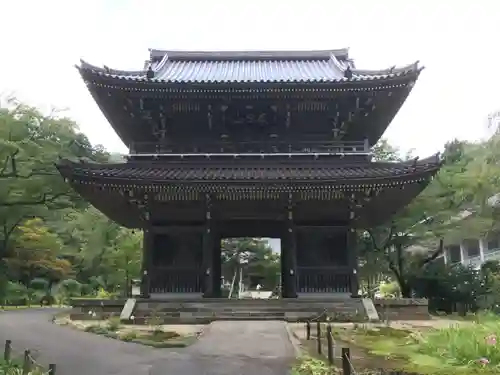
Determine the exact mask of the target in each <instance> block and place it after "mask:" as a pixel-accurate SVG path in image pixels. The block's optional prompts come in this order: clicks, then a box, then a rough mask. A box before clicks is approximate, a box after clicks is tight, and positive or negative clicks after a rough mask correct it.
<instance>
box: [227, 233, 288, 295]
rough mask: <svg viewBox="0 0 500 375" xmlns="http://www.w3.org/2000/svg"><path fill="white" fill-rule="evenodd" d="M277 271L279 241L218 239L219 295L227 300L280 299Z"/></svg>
mask: <svg viewBox="0 0 500 375" xmlns="http://www.w3.org/2000/svg"><path fill="white" fill-rule="evenodd" d="M281 268H282V266H281V240H280V239H279V238H255V237H230V238H223V239H222V240H221V274H222V278H221V289H222V293H221V294H222V295H223V296H225V297H227V298H239V299H242V298H248V299H266V298H270V297H271V296H274V297H280V296H281Z"/></svg>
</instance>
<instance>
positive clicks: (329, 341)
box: [326, 324, 334, 366]
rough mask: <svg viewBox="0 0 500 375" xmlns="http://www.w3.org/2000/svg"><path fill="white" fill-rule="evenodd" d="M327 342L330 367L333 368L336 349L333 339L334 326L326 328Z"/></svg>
mask: <svg viewBox="0 0 500 375" xmlns="http://www.w3.org/2000/svg"><path fill="white" fill-rule="evenodd" d="M326 342H327V345H328V347H327V349H328V364H329V365H330V366H333V360H334V358H333V355H334V353H333V351H334V347H333V337H332V325H331V324H328V325H327V326H326Z"/></svg>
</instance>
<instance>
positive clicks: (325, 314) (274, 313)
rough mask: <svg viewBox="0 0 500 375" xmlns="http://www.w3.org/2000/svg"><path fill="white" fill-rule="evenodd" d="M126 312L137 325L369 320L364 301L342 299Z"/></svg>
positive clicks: (154, 303)
mask: <svg viewBox="0 0 500 375" xmlns="http://www.w3.org/2000/svg"><path fill="white" fill-rule="evenodd" d="M124 310H125V309H124ZM128 310H129V311H130V312H131V314H130V316H133V318H134V321H135V322H136V323H137V324H141V323H147V322H148V320H149V319H151V317H154V318H156V319H158V320H161V321H163V322H164V323H165V324H195V323H208V322H211V321H214V320H286V321H290V322H300V321H306V320H311V319H317V320H320V321H325V320H327V318H330V320H332V321H366V320H368V316H367V309H366V300H362V299H352V298H345V297H341V298H340V297H339V298H329V299H304V300H302V299H268V300H258V299H256V300H252V299H250V300H245V299H242V300H232V299H231V300H229V299H203V300H200V299H197V300H196V299H193V300H137V301H136V302H135V306H134V308H133V309H130V305H129V306H128ZM124 317H125V316H122V318H124ZM125 320H126V319H125Z"/></svg>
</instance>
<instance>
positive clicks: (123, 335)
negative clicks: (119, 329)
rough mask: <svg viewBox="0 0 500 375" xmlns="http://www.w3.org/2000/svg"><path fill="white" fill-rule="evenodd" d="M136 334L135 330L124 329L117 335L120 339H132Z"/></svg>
mask: <svg viewBox="0 0 500 375" xmlns="http://www.w3.org/2000/svg"><path fill="white" fill-rule="evenodd" d="M137 336H138V335H137V332H135V331H125V332H123V333H121V334H120V335H119V339H120V340H122V341H133V340H135V339H136V338H137Z"/></svg>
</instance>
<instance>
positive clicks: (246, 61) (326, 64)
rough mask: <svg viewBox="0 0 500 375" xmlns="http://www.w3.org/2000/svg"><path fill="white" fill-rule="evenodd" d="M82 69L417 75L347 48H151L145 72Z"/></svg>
mask: <svg viewBox="0 0 500 375" xmlns="http://www.w3.org/2000/svg"><path fill="white" fill-rule="evenodd" d="M79 69H80V70H81V71H82V72H83V71H85V72H91V73H93V74H97V75H103V76H109V77H113V78H118V79H124V80H134V81H153V82H168V83H251V82H343V81H365V80H377V79H387V78H392V77H398V76H404V75H408V74H411V73H418V72H419V71H420V68H419V67H418V63H414V64H411V65H408V66H405V67H402V68H395V67H392V68H390V69H384V70H373V71H370V70H359V69H356V68H355V67H354V63H353V62H352V60H350V59H349V56H348V51H347V49H342V50H323V51H261V52H258V51H232V52H229V51H219V52H197V51H161V50H150V60H148V62H147V65H146V66H145V69H144V70H139V71H123V70H115V69H110V68H107V67H104V68H100V67H96V66H94V65H91V64H88V63H86V62H84V61H82V63H81V65H80V66H79Z"/></svg>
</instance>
